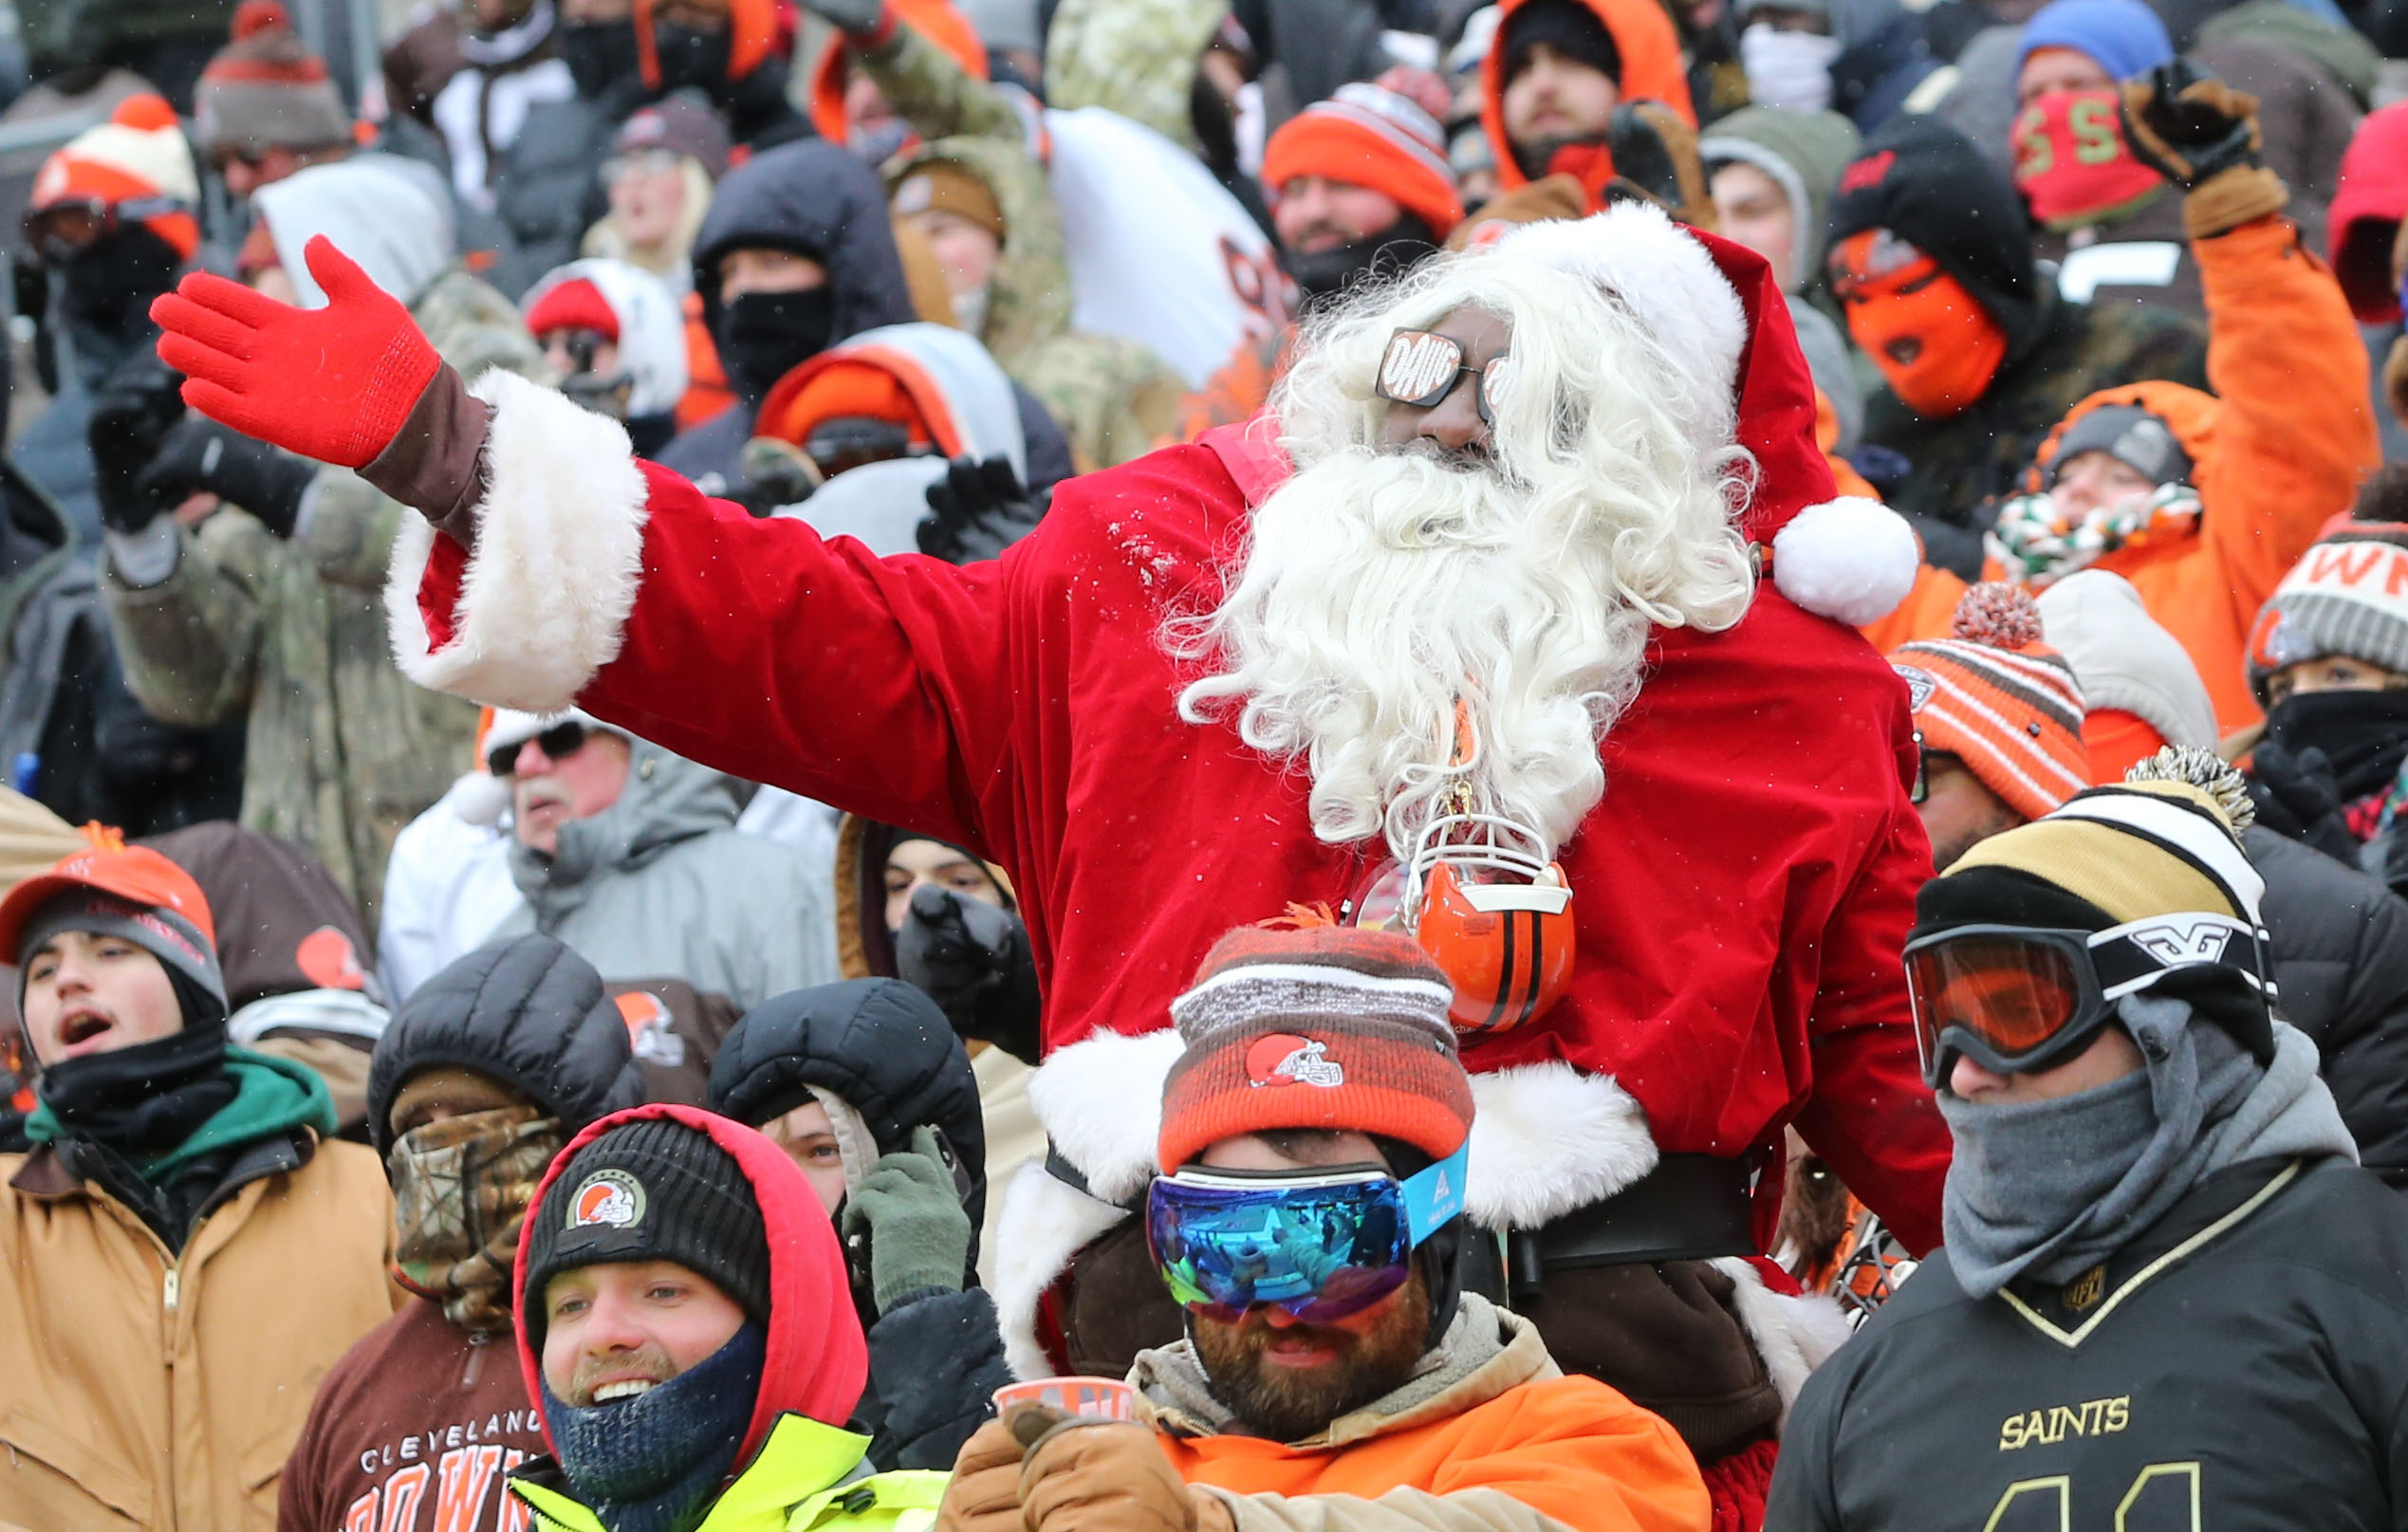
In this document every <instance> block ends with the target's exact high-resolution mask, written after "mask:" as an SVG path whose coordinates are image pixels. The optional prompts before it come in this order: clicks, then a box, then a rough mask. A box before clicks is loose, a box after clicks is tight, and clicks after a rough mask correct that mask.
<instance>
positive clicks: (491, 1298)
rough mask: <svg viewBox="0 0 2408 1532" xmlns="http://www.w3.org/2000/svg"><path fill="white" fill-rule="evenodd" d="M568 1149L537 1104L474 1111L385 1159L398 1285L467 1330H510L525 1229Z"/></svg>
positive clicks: (421, 1133)
mask: <svg viewBox="0 0 2408 1532" xmlns="http://www.w3.org/2000/svg"><path fill="white" fill-rule="evenodd" d="M560 1147H561V1131H560V1121H559V1119H558V1118H556V1117H538V1116H536V1109H535V1108H534V1107H531V1106H505V1107H496V1108H494V1109H493V1110H491V1111H489V1112H471V1113H468V1114H466V1115H465V1116H462V1117H447V1118H445V1119H444V1120H442V1121H440V1122H430V1123H428V1124H427V1125H426V1126H425V1127H423V1128H418V1129H415V1130H413V1131H412V1132H409V1133H405V1134H403V1135H401V1136H400V1137H399V1138H398V1139H397V1140H396V1141H395V1143H394V1145H393V1153H392V1154H389V1155H388V1156H386V1159H385V1169H386V1171H387V1172H388V1173H389V1174H390V1175H391V1177H392V1180H393V1221H394V1227H395V1230H396V1233H397V1235H398V1238H397V1239H396V1241H395V1244H394V1250H393V1275H394V1279H395V1280H396V1281H398V1283H401V1285H402V1286H404V1287H407V1288H408V1289H410V1291H412V1292H414V1293H417V1294H418V1295H419V1296H421V1297H424V1298H432V1299H435V1300H437V1301H440V1302H441V1303H442V1305H443V1313H444V1317H445V1318H447V1319H449V1320H451V1321H452V1322H453V1323H454V1324H456V1325H459V1326H461V1327H462V1328H464V1329H468V1330H475V1331H485V1332H489V1333H490V1332H498V1331H503V1330H508V1329H509V1327H510V1266H511V1264H512V1262H513V1261H514V1260H515V1259H516V1258H517V1255H518V1230H519V1225H520V1224H521V1223H522V1222H523V1221H524V1220H525V1218H526V1216H527V1207H528V1203H530V1202H532V1201H533V1200H534V1197H535V1187H536V1184H537V1183H538V1182H540V1181H541V1180H542V1179H543V1176H544V1168H545V1167H546V1166H547V1165H549V1164H550V1163H551V1162H552V1156H553V1155H555V1154H559V1153H560Z"/></svg>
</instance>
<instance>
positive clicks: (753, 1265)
mask: <svg viewBox="0 0 2408 1532" xmlns="http://www.w3.org/2000/svg"><path fill="white" fill-rule="evenodd" d="M520 1241H521V1243H522V1244H523V1245H524V1246H525V1247H526V1252H527V1286H526V1289H525V1291H524V1292H523V1293H522V1294H521V1295H520V1297H521V1299H522V1300H523V1301H522V1303H521V1305H520V1308H519V1312H520V1313H521V1314H522V1315H524V1316H526V1319H527V1323H528V1344H529V1345H531V1346H532V1347H534V1348H535V1350H536V1351H537V1352H538V1353H540V1352H541V1351H542V1349H543V1344H544V1341H543V1327H544V1304H543V1293H544V1287H545V1285H546V1283H549V1282H550V1281H551V1280H552V1279H553V1278H554V1277H557V1276H559V1275H560V1274H561V1273H562V1272H564V1271H573V1270H575V1269H576V1268H578V1267H580V1266H592V1265H602V1264H612V1263H618V1262H625V1261H669V1262H674V1263H676V1264H678V1265H681V1266H684V1267H685V1268H686V1269H687V1270H689V1271H693V1272H697V1273H699V1274H700V1275H702V1276H705V1277H708V1278H710V1279H711V1281H712V1282H713V1283H716V1284H717V1285H718V1287H719V1290H720V1291H721V1292H724V1293H726V1294H727V1295H728V1296H729V1297H730V1298H732V1299H734V1300H735V1301H736V1302H737V1303H738V1304H739V1305H740V1306H741V1307H742V1308H743V1309H744V1312H745V1314H746V1316H747V1317H748V1318H750V1319H751V1320H754V1321H755V1322H757V1323H759V1324H761V1325H764V1326H767V1325H768V1324H769V1233H768V1231H767V1228H766V1227H765V1226H764V1225H763V1223H762V1221H761V1204H760V1201H759V1200H758V1198H757V1196H756V1195H755V1193H754V1191H753V1190H752V1183H751V1181H750V1179H749V1178H748V1177H747V1176H746V1175H745V1173H744V1170H743V1167H741V1166H739V1165H738V1164H736V1162H735V1160H734V1159H733V1158H732V1157H731V1156H730V1155H729V1154H728V1152H727V1151H726V1150H724V1149H721V1148H720V1147H719V1146H718V1145H717V1144H714V1143H713V1142H712V1141H711V1138H710V1135H707V1134H705V1133H703V1132H701V1131H700V1130H698V1129H695V1128H690V1127H687V1126H686V1125H685V1124H684V1123H682V1122H676V1121H673V1120H671V1119H668V1118H663V1117H646V1118H644V1119H642V1120H640V1121H637V1122H630V1123H626V1124H624V1125H622V1126H620V1127H616V1128H612V1129H611V1130H610V1131H608V1132H607V1133H604V1134H603V1135H602V1136H601V1137H599V1138H596V1139H595V1140H594V1141H593V1142H591V1143H589V1144H587V1145H586V1146H585V1147H584V1148H583V1149H581V1150H579V1151H578V1152H577V1154H576V1157H575V1158H574V1159H571V1160H570V1161H569V1162H568V1164H567V1165H566V1166H565V1167H563V1168H562V1169H561V1171H560V1172H559V1173H558V1174H556V1175H554V1176H553V1177H552V1183H551V1188H550V1190H549V1191H546V1192H545V1194H544V1200H543V1201H541V1202H539V1203H537V1204H536V1205H535V1206H534V1207H533V1208H531V1209H528V1214H527V1227H526V1232H525V1233H524V1234H522V1235H521V1236H520Z"/></svg>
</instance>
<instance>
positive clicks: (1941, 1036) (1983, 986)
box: [1906, 914, 2274, 1090]
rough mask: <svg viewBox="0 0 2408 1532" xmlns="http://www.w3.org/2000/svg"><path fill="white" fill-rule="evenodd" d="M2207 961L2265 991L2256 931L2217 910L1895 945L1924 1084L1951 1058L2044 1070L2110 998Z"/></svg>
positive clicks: (2091, 1030) (1974, 932) (2098, 1021)
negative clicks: (2098, 927) (2092, 927)
mask: <svg viewBox="0 0 2408 1532" xmlns="http://www.w3.org/2000/svg"><path fill="white" fill-rule="evenodd" d="M2199 968H2215V969H2225V970H2227V971H2229V972H2231V973H2232V974H2234V975H2236V976H2237V977H2238V978H2239V979H2240V980H2241V981H2242V982H2244V983H2245V984H2247V985H2248V986H2249V987H2251V989H2253V990H2255V991H2256V992H2257V994H2258V995H2259V997H2260V998H2261V999H2270V998H2271V997H2272V995H2273V993H2274V981H2273V978H2272V970H2271V969H2270V967H2269V963H2268V959H2267V951H2266V933H2265V932H2262V931H2259V930H2257V929H2256V928H2255V927H2252V926H2251V925H2250V924H2249V923H2248V922H2246V921H2241V920H2234V919H2232V918H2231V917H2230V916H2227V915H2215V914H2178V915H2152V916H2150V917H2149V918H2148V919H2146V920H2135V921H2131V922H2129V923H2127V924H2125V925H2121V926H2116V927H2113V928H2111V929H2109V930H2106V931H2098V932H2090V931H2049V930H2036V929H2034V928H2032V927H2028V926H1959V927H1957V928H1955V929H1954V930H1952V931H1946V932H1940V933H1939V934H1937V935H1934V936H1924V937H1919V938H1917V939H1916V940H1914V941H1910V942H1908V943H1907V944H1906V993H1907V998H1908V1000H1909V1001H1910V1002H1911V1003H1912V1004H1913V1006H1914V1011H1915V1052H1916V1057H1917V1060H1918V1061H1920V1062H1921V1064H1922V1066H1923V1080H1924V1083H1926V1084H1928V1085H1930V1086H1931V1087H1932V1088H1933V1089H1934V1090H1937V1089H1939V1087H1940V1086H1941V1085H1942V1084H1943V1083H1945V1082H1946V1080H1947V1079H1948V1076H1949V1073H1950V1071H1952V1070H1953V1069H1954V1068H1955V1066H1956V1061H1957V1059H1958V1058H1960V1057H1962V1058H1968V1059H1971V1060H1973V1061H1974V1062H1975V1063H1978V1064H1980V1065H1981V1066H1982V1067H1983V1068H1985V1069H1989V1070H1991V1071H1992V1072H1994V1073H1997V1074H2002V1075H2015V1074H2028V1073H2032V1072H2036V1071H2039V1070H2044V1069H2050V1068H2053V1067H2055V1066H2056V1065H2058V1064H2060V1063H2063V1062H2065V1061H2066V1060H2068V1059H2071V1058H2072V1057H2073V1056H2074V1055H2075V1054H2077V1053H2079V1052H2081V1051H2082V1050H2083V1049H2084V1047H2086V1046H2088V1045H2089V1043H2090V1041H2091V1040H2092V1039H2093V1038H2095V1037H2097V1036H2098V1035H2099V1032H2100V1030H2101V1029H2102V1027H2104V1026H2105V1025H2106V1024H2107V1023H2108V1021H2109V1020H2110V1019H2111V1018H2112V1017H2113V1016H2114V1014H2115V1003H2116V1002H2117V1001H2119V1000H2121V999H2122V998H2123V997H2124V996H2126V995H2129V994H2136V993H2138V992H2139V991H2140V990H2143V989H2146V988H2149V987H2151V986H2153V985H2155V984H2157V983H2158V981H2159V980H2161V979H2163V978H2165V977H2166V976H2167V975H2168V974H2172V973H2176V972H2180V971H2182V970H2185V969H2199Z"/></svg>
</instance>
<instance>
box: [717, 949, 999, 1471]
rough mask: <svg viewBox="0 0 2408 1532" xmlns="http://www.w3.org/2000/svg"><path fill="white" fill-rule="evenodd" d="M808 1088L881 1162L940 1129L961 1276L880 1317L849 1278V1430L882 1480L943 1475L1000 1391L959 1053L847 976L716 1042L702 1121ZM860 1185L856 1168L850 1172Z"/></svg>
mask: <svg viewBox="0 0 2408 1532" xmlns="http://www.w3.org/2000/svg"><path fill="white" fill-rule="evenodd" d="M815 1085H816V1086H818V1087H819V1088H820V1089H822V1090H824V1091H827V1092H829V1093H831V1094H833V1095H835V1096H837V1097H840V1098H843V1100H844V1101H845V1103H846V1104H847V1105H849V1106H851V1107H852V1108H853V1109H854V1110H855V1111H856V1112H859V1113H860V1114H861V1119H862V1121H863V1122H864V1123H866V1124H867V1125H868V1128H869V1132H870V1136H871V1137H872V1138H874V1139H876V1140H877V1144H878V1152H879V1153H880V1154H893V1153H895V1152H896V1151H897V1150H908V1149H909V1148H910V1147H911V1136H912V1130H913V1129H915V1128H917V1127H919V1126H920V1125H922V1124H930V1125H933V1126H935V1127H936V1128H937V1129H939V1130H940V1131H942V1132H943V1134H944V1135H945V1137H946V1139H947V1140H948V1141H950V1142H951V1143H952V1145H953V1147H954V1154H956V1155H957V1156H958V1157H959V1159H960V1161H961V1166H962V1169H963V1170H964V1171H965V1172H968V1175H969V1188H968V1190H967V1191H966V1192H965V1193H964V1195H963V1198H962V1201H963V1203H964V1205H965V1209H966V1211H967V1212H968V1214H969V1217H970V1231H971V1252H970V1269H968V1270H965V1272H964V1273H963V1285H962V1288H961V1290H960V1291H958V1292H931V1293H927V1294H925V1295H923V1296H920V1297H917V1298H915V1299H912V1300H911V1301H908V1302H905V1303H901V1304H899V1305H898V1306H897V1307H895V1308H893V1309H891V1310H889V1311H887V1312H886V1313H884V1314H880V1313H878V1312H877V1310H876V1308H875V1306H874V1305H873V1303H872V1302H871V1301H870V1298H869V1295H868V1283H866V1282H865V1281H863V1280H861V1274H860V1273H857V1274H856V1280H855V1282H854V1289H853V1291H854V1301H855V1303H856V1305H857V1306H858V1307H859V1309H860V1311H861V1328H862V1329H863V1330H864V1331H865V1332H866V1333H867V1335H868V1338H869V1357H870V1371H869V1383H868V1385H867V1387H865V1388H864V1389H863V1390H862V1391H861V1403H860V1405H859V1406H858V1407H856V1409H855V1411H854V1419H855V1420H856V1421H857V1422H858V1423H859V1424H860V1425H861V1426H862V1427H863V1428H865V1429H867V1430H869V1432H870V1437H871V1440H870V1450H869V1455H870V1461H871V1462H872V1463H873V1464H875V1465H876V1466H877V1467H880V1468H881V1469H886V1468H935V1469H939V1470H942V1469H949V1468H951V1467H953V1465H954V1457H955V1456H956V1455H958V1454H959V1452H960V1451H961V1445H962V1443H964V1442H966V1441H968V1440H969V1439H970V1434H971V1432H972V1431H974V1430H977V1429H978V1427H979V1425H980V1423H981V1422H983V1421H985V1420H986V1418H987V1417H988V1416H989V1415H990V1414H991V1413H992V1412H993V1407H992V1405H991V1402H990V1401H991V1397H992V1395H993V1394H994V1392H995V1390H997V1389H999V1388H1001V1387H1003V1386H1004V1385H1005V1384H1007V1383H1009V1382H1010V1381H1011V1370H1010V1368H1009V1367H1008V1366H1006V1365H1005V1363H1004V1357H1003V1334H1002V1331H1001V1329H1000V1327H999V1326H998V1324H997V1322H996V1319H995V1304H994V1301H993V1300H992V1299H991V1298H989V1297H988V1296H987V1294H986V1293H985V1291H984V1290H982V1289H981V1288H979V1287H978V1286H977V1285H976V1283H977V1273H976V1270H975V1264H976V1261H977V1245H978V1226H979V1223H980V1220H981V1218H982V1217H983V1215H984V1212H985V1209H986V1204H987V1147H986V1145H987V1135H986V1127H985V1123H984V1120H983V1118H982V1117H980V1115H979V1107H978V1081H977V1079H976V1077H975V1076H973V1075H972V1073H971V1071H970V1056H969V1055H968V1054H967V1053H965V1052H964V1051H963V1050H962V1045H961V1040H960V1039H959V1038H957V1037H955V1036H954V1032H953V1028H952V1027H951V1026H949V1025H948V1024H946V1022H945V1014H944V1012H942V1011H940V1010H938V1009H937V1008H936V1003H935V1001H933V1000H931V999H929V998H928V997H927V996H926V995H924V994H921V993H920V992H919V991H918V990H917V989H915V988H913V987H911V986H910V985H907V984H905V983H903V982H902V981H901V980H899V979H847V980H845V981H844V982H843V983H842V984H828V985H822V986H820V987H817V988H815V989H798V990H796V991H795V992H794V993H792V994H787V995H780V996H778V997H777V998H776V999H774V1000H771V1001H769V1002H767V1003H766V1004H763V1005H760V1006H754V1007H753V1008H752V1010H751V1012H750V1014H748V1015H747V1016H746V1017H745V1018H744V1020H743V1021H742V1022H739V1023H738V1024H736V1029H735V1030H734V1031H732V1032H731V1033H729V1034H728V1037H727V1041H726V1042H725V1043H722V1044H721V1045H720V1049H719V1059H718V1062H717V1063H715V1064H714V1065H713V1066H712V1071H711V1107H712V1110H713V1111H715V1112H718V1113H721V1114H723V1115H724V1116H727V1117H734V1118H736V1119H737V1120H738V1121H741V1122H749V1123H751V1124H753V1125H755V1126H758V1125H760V1124H762V1123H765V1122H769V1121H771V1120H772V1119H774V1118H776V1117H782V1116H784V1115H785V1114H786V1113H787V1112H790V1111H792V1110H793V1109H794V1108H796V1107H798V1106H801V1105H802V1104H803V1103H804V1102H806V1101H808V1100H810V1099H812V1097H811V1092H810V1088H811V1087H812V1086H815ZM847 1169H848V1170H849V1171H851V1172H853V1173H854V1174H856V1175H858V1174H860V1173H861V1172H865V1171H866V1170H867V1169H868V1167H866V1166H848V1167H847Z"/></svg>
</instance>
